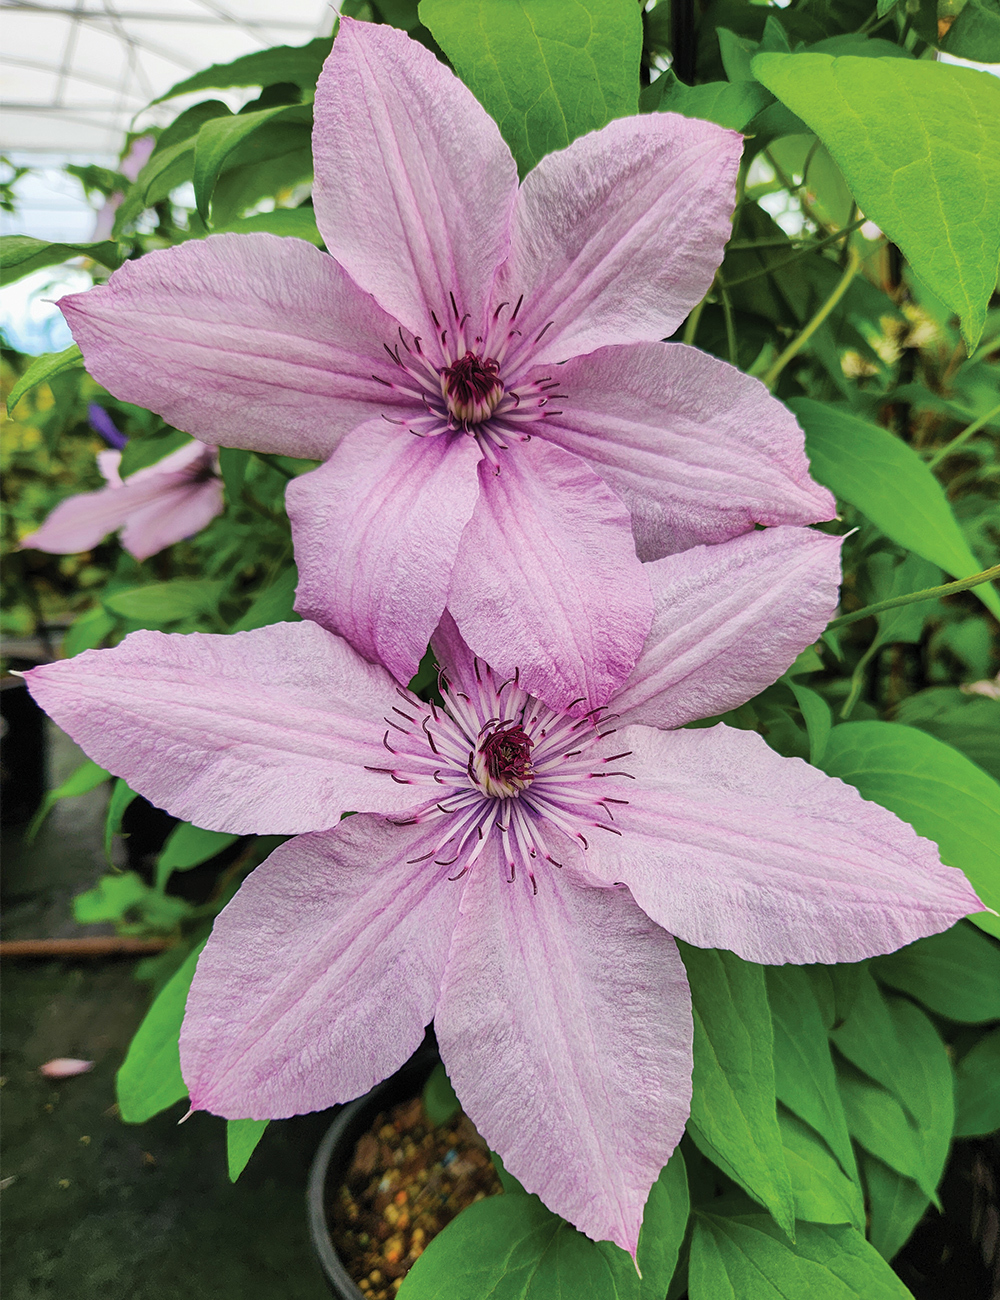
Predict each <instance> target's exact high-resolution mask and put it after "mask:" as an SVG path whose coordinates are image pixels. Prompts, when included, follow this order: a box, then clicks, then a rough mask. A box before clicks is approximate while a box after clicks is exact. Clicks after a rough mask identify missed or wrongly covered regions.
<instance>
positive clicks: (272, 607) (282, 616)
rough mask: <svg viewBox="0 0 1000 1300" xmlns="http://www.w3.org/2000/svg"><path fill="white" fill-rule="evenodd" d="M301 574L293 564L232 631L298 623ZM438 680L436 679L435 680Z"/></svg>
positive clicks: (258, 598) (234, 625) (262, 593)
mask: <svg viewBox="0 0 1000 1300" xmlns="http://www.w3.org/2000/svg"><path fill="white" fill-rule="evenodd" d="M298 581H299V573H298V569H296V567H295V565H294V564H292V565H291V566H290V567H289V568H287V569H285V570H284V571H283V572H282V573H280V574H279V575H278V577H277V578H275V580H274V581H273V582H272V583H271V584H270V586H267V587H265V588H264V590H263V591H262V592H260V593H259V594H258V595H257V596H255V597H254V600H253V604H252V605H251V606H250V608H249V609H248V610H247V612H246V613H245V614H244V615H243V617H242V618H240V619H238V620H237V621H236V622H235V623H234V624H233V626H232V628H231V629H230V631H232V632H250V631H252V630H253V629H254V628H257V627H266V626H267V625H268V624H269V623H298V622H300V615H298V614H296V613H295V611H294V609H293V608H292V605H293V604H294V602H295V588H296V586H297V585H298ZM435 680H436V678H435Z"/></svg>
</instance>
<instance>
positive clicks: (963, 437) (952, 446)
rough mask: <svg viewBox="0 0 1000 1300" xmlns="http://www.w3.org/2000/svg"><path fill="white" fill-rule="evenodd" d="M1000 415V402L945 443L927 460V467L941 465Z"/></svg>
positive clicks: (931, 467)
mask: <svg viewBox="0 0 1000 1300" xmlns="http://www.w3.org/2000/svg"><path fill="white" fill-rule="evenodd" d="M998 415H1000V402H998V403H997V405H996V406H994V408H993V410H992V411H987V412H986V414H985V415H981V416H980V417H979V419H978V420H973V421H972V423H971V424H970V425H969V427H968V428H967V429H963V430H962V432H961V433H959V434H956V436H955V437H954V438H952V440H951V442H948V443H945V445H944V446H943V447H941V448H939V450H938V451H936V452H935V453H934V455H933V456H932V457H931V458H930V460H929V461H928V462H927V468H928V469H934V468H935V466H937V465H940V464H941V462H942V461H943V460H944V458H945V457H946V456H950V455H951V453H952V452H953V451H958V449H959V447H962V446H964V445H965V443H967V442H968V441H969V439H970V438H971V437H972V435H973V434H974V433H978V432H979V430H980V429H981V428H983V426H984V425H987V424H989V422H990V421H991V420H995V419H996V417H997V416H998Z"/></svg>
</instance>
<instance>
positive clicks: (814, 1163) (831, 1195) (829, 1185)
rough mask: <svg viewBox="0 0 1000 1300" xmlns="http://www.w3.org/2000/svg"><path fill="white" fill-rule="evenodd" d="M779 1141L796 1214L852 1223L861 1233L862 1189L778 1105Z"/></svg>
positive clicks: (809, 1219) (811, 1220) (815, 1138)
mask: <svg viewBox="0 0 1000 1300" xmlns="http://www.w3.org/2000/svg"><path fill="white" fill-rule="evenodd" d="M778 1123H779V1125H780V1126H781V1140H782V1142H783V1143H784V1145H785V1160H786V1161H787V1162H788V1172H789V1173H790V1174H791V1176H792V1191H793V1192H794V1193H795V1217H796V1219H805V1220H806V1221H807V1222H809V1223H852V1224H853V1225H854V1227H855V1228H859V1229H860V1230H861V1231H862V1232H863V1231H864V1227H865V1204H864V1199H863V1198H862V1195H861V1188H860V1187H859V1186H858V1184H857V1183H856V1182H855V1181H854V1180H853V1179H851V1178H848V1177H847V1175H846V1174H845V1173H844V1171H843V1170H842V1169H841V1167H840V1165H839V1164H838V1162H837V1159H836V1157H835V1156H834V1154H833V1152H832V1151H831V1150H830V1148H829V1147H828V1146H827V1144H826V1143H825V1142H824V1141H823V1139H822V1138H821V1137H820V1136H819V1134H818V1133H816V1132H814V1131H813V1130H812V1129H811V1128H810V1127H809V1125H808V1124H805V1123H803V1121H802V1120H800V1119H799V1117H798V1116H797V1115H793V1114H792V1112H791V1111H790V1110H786V1109H785V1108H784V1107H783V1106H779V1107H778Z"/></svg>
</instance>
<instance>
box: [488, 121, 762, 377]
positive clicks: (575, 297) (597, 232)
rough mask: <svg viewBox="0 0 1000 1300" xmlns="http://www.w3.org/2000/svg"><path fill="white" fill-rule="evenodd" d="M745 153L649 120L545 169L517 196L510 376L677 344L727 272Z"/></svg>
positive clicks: (696, 126) (612, 131)
mask: <svg viewBox="0 0 1000 1300" xmlns="http://www.w3.org/2000/svg"><path fill="white" fill-rule="evenodd" d="M742 150H743V139H742V137H741V136H740V135H739V134H737V133H736V132H735V131H726V130H723V128H722V127H719V126H715V125H713V124H712V123H711V122H701V121H696V120H695V119H693V118H687V117H679V116H678V115H676V114H674V113H649V114H645V115H643V116H641V117H626V118H621V119H619V120H618V121H615V122H609V123H608V125H607V126H606V127H604V128H603V129H602V130H600V131H594V132H592V133H591V134H590V135H585V136H582V137H581V138H580V139H578V140H574V141H573V143H572V144H571V145H570V146H569V148H568V149H563V150H561V151H560V152H558V153H551V154H549V155H548V156H547V157H546V158H543V159H542V161H541V162H540V163H539V164H538V166H537V167H536V168H535V169H534V171H532V172H529V173H528V175H527V176H526V177H525V179H524V183H523V185H522V186H521V189H520V192H519V194H518V199H517V207H516V210H515V217H514V234H513V238H512V241H511V250H510V257H509V259H508V260H507V262H506V263H505V265H504V266H503V267H501V269H500V272H499V274H498V276H497V289H496V292H495V294H494V298H495V299H496V300H497V301H498V302H499V301H500V300H502V299H505V298H506V299H508V300H509V301H510V302H512V303H513V302H515V301H516V300H517V298H518V297H519V296H520V295H521V294H524V305H523V307H522V308H521V311H520V313H519V314H518V318H517V327H518V328H519V329H520V331H521V334H520V339H519V341H518V342H517V343H516V344H515V346H514V348H513V350H512V352H511V354H510V356H511V364H516V363H517V362H518V361H519V360H521V359H527V360H530V361H537V362H554V361H565V360H566V358H567V357H574V356H577V355H579V354H580V353H582V352H592V351H593V350H594V349H595V348H599V347H604V346H605V345H606V344H609V343H633V342H638V341H639V340H650V339H660V338H664V337H665V336H666V335H668V334H672V333H673V332H674V330H675V329H676V328H677V326H678V325H680V323H681V321H682V320H683V319H684V317H685V316H686V315H687V314H688V312H689V311H690V310H691V308H692V307H693V306H694V305H695V303H697V302H698V301H700V299H701V298H703V297H704V295H705V293H706V292H707V291H708V288H709V286H710V285H711V283H712V278H713V276H714V275H715V270H716V267H717V266H718V265H719V263H720V262H721V261H722V250H723V246H724V245H725V242H726V240H727V239H728V238H729V231H730V225H731V222H732V215H733V206H734V203H735V199H736V173H737V170H738V168H739V162H740V154H741V152H742ZM549 321H552V322H553V324H552V325H551V326H550V327H549V328H548V330H547V331H546V334H545V337H544V340H543V341H541V342H540V343H539V344H538V345H537V346H536V345H535V338H536V337H537V336H538V334H539V332H540V331H541V330H542V329H544V328H545V326H546V325H547V324H548V322H549Z"/></svg>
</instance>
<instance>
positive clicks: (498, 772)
mask: <svg viewBox="0 0 1000 1300" xmlns="http://www.w3.org/2000/svg"><path fill="white" fill-rule="evenodd" d="M534 743H535V742H534V741H533V740H532V739H531V738H530V736H528V735H526V734H525V731H524V728H523V727H521V726H513V727H498V728H497V730H496V731H493V732H491V733H490V734H489V735H488V736H486V737H485V738H484V739H483V740H481V741H480V742H479V752H480V754H481V755H482V757H483V761H484V763H485V764H486V771H487V772H488V773H489V776H490V780H491V781H494V782H496V783H497V784H498V785H509V786H514V787H519V788H522V789H523V788H524V786H526V785H527V784H528V782H529V781H530V780H531V753H530V751H531V747H532V745H533V744H534Z"/></svg>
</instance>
